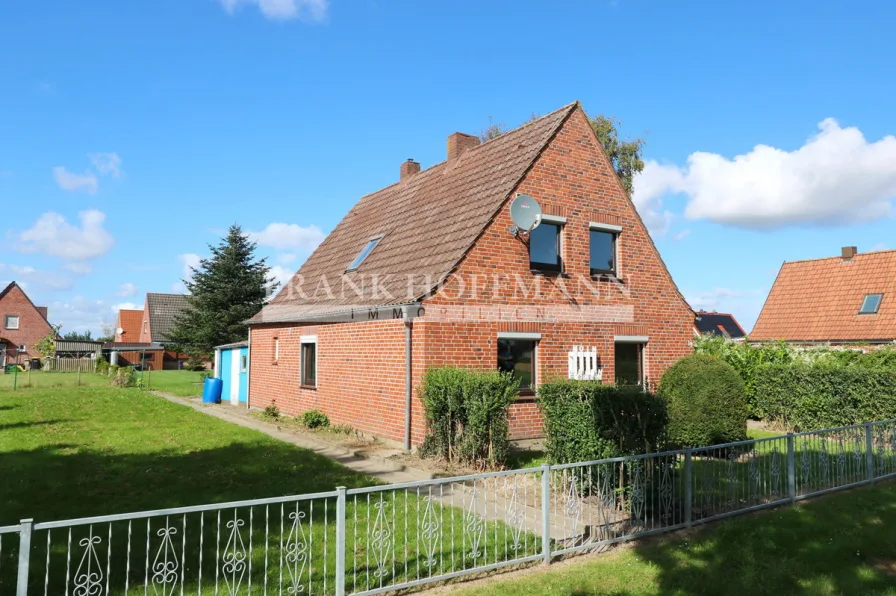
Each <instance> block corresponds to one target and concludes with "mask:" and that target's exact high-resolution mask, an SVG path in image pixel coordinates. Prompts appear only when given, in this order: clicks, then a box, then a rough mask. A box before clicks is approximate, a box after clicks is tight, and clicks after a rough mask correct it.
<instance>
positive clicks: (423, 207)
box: [249, 103, 578, 323]
mask: <svg viewBox="0 0 896 596" xmlns="http://www.w3.org/2000/svg"><path fill="white" fill-rule="evenodd" d="M577 107H578V103H572V104H569V105H567V106H565V107H563V108H561V109H559V110H557V111H555V112H552V113H550V114H547V115H545V116H542V117H541V118H538V119H536V120H533V121H531V122H529V123H527V124H525V125H523V126H521V127H520V128H517V129H515V130H512V131H510V132H507V133H505V134H503V135H501V136H499V137H497V138H495V139H492V140H490V141H488V142H486V143H483V144H482V145H479V146H477V147H474V148H472V149H468V150H467V151H465V152H464V153H462V154H461V155H460V156H459V157H457V158H455V159H453V160H450V161H444V162H442V163H439V164H436V165H434V166H432V167H430V168H428V169H426V170H423V171H421V172H419V173H416V174H412V175H410V176H408V177H406V178H405V179H404V180H401V181H399V182H397V183H395V184H393V185H391V186H387V187H386V188H384V189H382V190H379V191H377V192H375V193H373V194H369V195H367V196H365V197H363V198H361V200H360V201H358V203H357V204H355V206H354V207H353V208H352V209H351V211H349V212H348V214H347V215H346V216H345V217H344V218H343V219H342V221H341V222H339V225H337V226H336V228H335V229H334V230H333V231H332V232H331V233H330V235H329V236H327V238H326V239H325V240H324V241H323V243H322V244H321V245H320V246H318V248H317V250H315V251H314V253H313V254H312V255H311V256H310V257H309V258H308V260H307V261H306V262H305V264H304V265H302V267H301V269H299V271H298V273H297V274H296V276H295V277H293V280H292V281H291V282H290V284H295V283H296V282H297V281H298V280H302V282H303V283H302V288H304V291H305V293H306V295H308V296H312V295H313V294H315V290H316V289H319V286H318V284H319V281H320V279H321V278H326V280H327V282H329V283H330V284H333V283H334V282H335V283H336V284H338V283H340V281H341V279H342V276H343V274H345V270H346V268H347V267H348V266H349V264H350V263H351V262H352V261H353V260H354V259H355V257H356V256H357V255H358V253H359V252H360V251H361V249H363V248H364V246H365V245H366V244H367V242H368V241H369V240H370V239H372V238H374V237H376V236H379V235H382V236H383V238H382V240H381V241H380V242H379V244H378V245H377V246H376V248H375V249H374V250H373V251H372V252H371V253H370V255H369V256H368V257H367V258H366V259H365V260H364V262H363V263H362V264H361V265H360V267H359V268H358V269H357V270H356V271H352V272H351V273H347V274H345V277H346V279H347V280H349V281H353V282H355V283H360V281H359V280H360V279H362V278H361V277H360V276H364V277H363V279H369V278H370V275H371V274H377V275H379V276H381V280H382V281H381V283H380V286H381V288H382V290H384V291H378V292H373V293H370V292H365V293H364V295H363V296H361V297H359V296H357V295H355V294H354V293H353V292H345V293H342V292H339V289H340V288H338V287H336V288H333V292H332V294H333V295H332V297H327V296H326V293H325V292H318V293H317V296H315V297H314V298H313V299H301V300H300V299H298V298H297V297H296V294H294V293H293V294H291V293H290V292H289V287H284V288H283V289H281V290H280V292H279V294H277V296H276V297H275V298H274V299H273V300H271V302H270V303H269V304H268V305H267V306H265V307H264V309H262V311H261V312H260V313H258V314H257V315H255V316H254V317H252V319H250V321H249V322H250V323H271V322H287V321H294V320H298V319H300V318H302V317H306V316H310V315H314V314H320V313H325V312H337V311H342V310H347V309H349V308H351V307H353V306H384V305H390V304H401V303H407V302H413V301H415V300H416V299H417V298H418V297H422V296H425V295H427V294H428V293H430V292H431V291H432V289H434V288H436V287H437V286H438V285H439V284H440V283H441V282H442V281H443V280H444V279H445V278H446V277H447V276H448V275H449V274H450V273H451V271H452V270H453V269H454V268H455V267H456V266H457V264H458V263H459V262H460V260H461V259H462V258H463V257H464V255H465V254H466V253H467V251H469V250H470V248H471V247H472V246H473V244H474V243H475V241H476V239H477V238H478V237H479V235H480V234H481V233H482V232H483V231H484V230H485V228H486V227H487V226H488V224H489V222H490V221H491V219H492V218H493V217H494V216H495V215H496V214H497V213H498V211H499V210H500V209H501V207H502V206H503V205H504V203H505V201H506V200H507V199H508V198H509V195H510V193H511V192H512V191H513V189H514V188H515V187H516V186H517V184H518V183H519V182H520V180H521V179H522V178H523V176H524V175H525V173H526V172H527V171H528V170H529V168H530V167H532V165H533V164H534V163H535V161H536V159H537V158H538V156H539V155H540V153H541V152H542V150H543V149H544V148H545V147H546V146H547V144H548V142H549V141H550V140H551V139H552V138H553V136H554V135H555V134H556V133H557V131H558V130H560V128H561V126H562V125H563V123H564V122H565V121H566V119H567V118H569V116H570V115H571V114H572V113H573V111H574V110H575V109H576V108H577ZM409 274H413V275H414V276H416V277H415V280H419V281H420V282H422V281H423V279H424V278H425V276H431V277H430V279H431V283H427V284H426V285H425V286H424V285H423V284H422V283H421V285H420V286H418V287H417V288H416V289H418V290H419V292H418V294H419V296H415V297H410V298H409V296H408V287H407V286H408V279H407V276H408V275H409Z"/></svg>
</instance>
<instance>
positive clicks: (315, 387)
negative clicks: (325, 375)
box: [299, 385, 317, 391]
mask: <svg viewBox="0 0 896 596" xmlns="http://www.w3.org/2000/svg"><path fill="white" fill-rule="evenodd" d="M299 389H312V390H315V391H316V390H317V385H299Z"/></svg>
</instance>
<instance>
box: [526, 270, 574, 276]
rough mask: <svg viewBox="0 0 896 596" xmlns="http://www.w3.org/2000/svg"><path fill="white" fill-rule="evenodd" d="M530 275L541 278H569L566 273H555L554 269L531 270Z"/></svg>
mask: <svg viewBox="0 0 896 596" xmlns="http://www.w3.org/2000/svg"><path fill="white" fill-rule="evenodd" d="M529 273H531V274H532V275H538V276H540V277H563V278H568V277H569V275H568V274H567V273H566V272H565V271H554V270H552V269H529Z"/></svg>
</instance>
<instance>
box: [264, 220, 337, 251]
mask: <svg viewBox="0 0 896 596" xmlns="http://www.w3.org/2000/svg"><path fill="white" fill-rule="evenodd" d="M249 238H250V239H251V240H252V241H253V242H257V243H258V244H260V245H262V246H270V247H273V248H276V249H279V250H301V251H307V252H311V251H313V250H314V249H315V248H317V245H318V244H320V243H321V242H323V240H324V233H323V232H322V231H321V229H320V228H319V227H317V226H307V227H303V226H300V225H298V224H287V223H272V224H268V226H267V227H266V228H265V229H263V230H262V231H260V232H249Z"/></svg>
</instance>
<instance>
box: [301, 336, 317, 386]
mask: <svg viewBox="0 0 896 596" xmlns="http://www.w3.org/2000/svg"><path fill="white" fill-rule="evenodd" d="M302 386H303V387H317V344H316V343H303V344H302Z"/></svg>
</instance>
